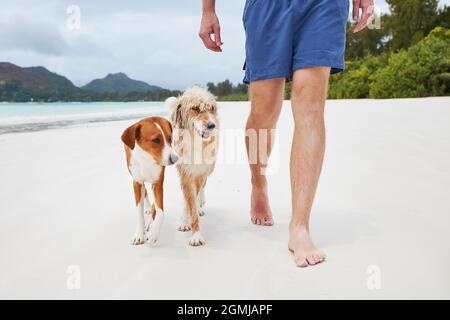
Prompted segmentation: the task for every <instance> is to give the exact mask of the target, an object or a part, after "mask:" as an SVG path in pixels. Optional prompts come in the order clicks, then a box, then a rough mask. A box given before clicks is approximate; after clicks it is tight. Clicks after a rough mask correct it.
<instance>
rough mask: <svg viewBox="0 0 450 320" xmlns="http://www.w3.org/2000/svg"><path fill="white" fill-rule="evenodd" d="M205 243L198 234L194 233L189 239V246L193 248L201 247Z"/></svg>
mask: <svg viewBox="0 0 450 320" xmlns="http://www.w3.org/2000/svg"><path fill="white" fill-rule="evenodd" d="M205 243H206V241H205V239H203V237H202V235H201V233H200V232H198V231H197V232H195V233H194V234H193V235H192V237H191V238H190V239H189V245H191V246H193V247H198V246H202V245H204V244H205Z"/></svg>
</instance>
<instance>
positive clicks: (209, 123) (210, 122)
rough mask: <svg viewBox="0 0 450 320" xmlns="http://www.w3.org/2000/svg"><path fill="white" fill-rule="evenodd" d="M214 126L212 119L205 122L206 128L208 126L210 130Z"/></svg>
mask: <svg viewBox="0 0 450 320" xmlns="http://www.w3.org/2000/svg"><path fill="white" fill-rule="evenodd" d="M215 127H216V124H215V123H214V122H212V121H209V122H208V123H207V124H206V128H208V130H212V129H214V128H215Z"/></svg>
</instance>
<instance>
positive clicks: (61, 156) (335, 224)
mask: <svg viewBox="0 0 450 320" xmlns="http://www.w3.org/2000/svg"><path fill="white" fill-rule="evenodd" d="M219 111H220V116H221V126H222V130H230V129H241V128H243V127H244V125H245V121H246V116H247V114H248V112H249V104H248V103H220V109H219ZM132 122H134V120H127V121H116V122H104V123H95V124H86V125H79V126H76V127H66V128H61V129H53V130H45V131H39V132H26V133H14V134H4V135H0V154H1V157H0V177H1V184H0V298H2V299H14V298H31V299H38V298H43V299H53V298H58V299H59V298H61V299H84V298H88V299H89V298H106V299H116V298H137V299H214V298H224V299H225V298H226V299H316V298H319V299H328V298H331V299H346V298H357V299H359V298H368V299H394V298H402V299H403V298H412V299H419V298H425V299H430V298H437V299H450V196H449V195H450V98H427V99H411V100H409V99H405V100H351V101H348V100H340V101H329V102H328V105H327V110H326V122H327V130H328V132H327V151H326V156H325V163H324V168H323V173H322V177H321V180H320V184H319V189H318V193H317V197H316V201H315V205H314V208H313V213H312V222H311V227H312V232H313V237H314V239H315V242H316V243H317V245H318V246H320V247H321V248H322V249H323V250H324V251H325V252H326V253H327V256H328V259H327V261H326V262H325V263H322V264H320V265H318V266H314V267H308V268H305V269H299V268H297V267H296V266H295V265H294V263H293V261H292V255H291V253H290V252H289V251H288V249H287V237H288V233H287V225H288V221H289V216H290V188H289V186H290V184H289V167H288V164H289V151H290V143H291V133H292V128H293V123H292V118H291V112H290V106H289V102H288V101H286V102H285V107H284V109H283V113H282V116H281V118H280V122H279V139H278V141H277V143H276V146H275V151H274V153H275V155H278V170H276V168H274V173H273V174H272V175H271V176H270V178H269V181H270V191H271V205H272V210H273V213H274V219H275V226H274V227H259V226H254V225H252V224H250V220H249V195H250V194H249V193H250V183H249V171H248V167H247V165H246V164H245V162H244V161H241V162H240V163H231V161H229V162H227V161H224V162H222V163H221V164H218V165H217V168H216V171H215V172H214V173H213V175H212V176H211V178H210V180H209V182H208V185H207V189H206V201H207V205H206V215H205V216H204V217H202V219H201V221H202V224H203V227H204V231H203V235H204V236H205V239H206V246H204V247H197V248H194V247H190V246H189V245H188V243H187V240H188V237H189V234H188V233H181V232H178V231H176V226H177V223H178V217H179V216H180V214H181V211H182V208H183V204H182V196H181V193H180V189H179V186H178V177H177V174H176V169H175V167H170V168H168V169H167V171H166V180H165V206H166V208H165V211H166V220H165V223H164V226H163V230H162V232H161V237H160V240H159V243H158V244H157V246H155V247H149V246H147V245H141V246H131V245H130V244H129V240H130V238H131V236H132V234H133V231H134V228H135V220H136V216H135V215H136V213H135V208H134V198H133V193H132V187H131V177H130V176H129V174H128V172H127V169H126V165H125V157H124V154H123V146H122V143H121V141H120V135H121V133H122V131H123V130H124V129H125V128H126V127H127V126H128V125H129V124H131V123H132ZM238 142H239V143H238V145H237V149H236V150H237V153H236V154H237V155H239V157H241V158H242V156H243V155H244V154H245V153H244V143H243V141H242V140H239V141H238ZM229 145H231V147H233V144H232V143H230V144H227V143H226V142H225V141H222V143H221V148H222V149H223V151H224V154H228V152H229V151H230V150H228V152H227V150H226V148H231V147H230V146H229ZM243 159H245V157H244V158H243ZM69 266H76V269H77V268H79V269H77V270H79V271H80V278H79V279H80V287H79V289H76V288H75V289H74V288H72V287H70V286H69V287H68V286H67V281H68V279H69V278H70V277H71V275H70V274H68V273H67V271H68V268H69ZM368 272H369V273H368ZM374 276H375V277H376V281H375V283H377V284H379V286H377V285H375V287H373V286H371V285H369V286H368V285H367V282H368V280H369V282H370V280H371V279H372V280H373V279H374V278H373V277H374ZM371 277H372V278H371ZM370 283H372V282H370ZM370 283H369V284H370Z"/></svg>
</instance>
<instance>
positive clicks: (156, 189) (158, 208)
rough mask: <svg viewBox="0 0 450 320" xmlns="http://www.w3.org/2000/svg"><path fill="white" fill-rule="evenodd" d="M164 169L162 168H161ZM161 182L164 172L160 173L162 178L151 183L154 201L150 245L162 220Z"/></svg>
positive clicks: (149, 235)
mask: <svg viewBox="0 0 450 320" xmlns="http://www.w3.org/2000/svg"><path fill="white" fill-rule="evenodd" d="M163 170H164V169H163ZM163 182H164V173H163V175H162V178H161V179H160V180H158V181H157V182H155V183H154V184H153V185H152V189H153V195H154V198H155V203H154V212H155V213H154V215H153V214H152V215H153V216H154V218H153V223H152V227H151V229H150V231H149V233H148V238H147V240H148V242H149V243H150V244H151V245H152V244H155V243H156V241H158V238H159V233H160V231H161V226H162V224H163V222H164V204H163V196H164V194H163Z"/></svg>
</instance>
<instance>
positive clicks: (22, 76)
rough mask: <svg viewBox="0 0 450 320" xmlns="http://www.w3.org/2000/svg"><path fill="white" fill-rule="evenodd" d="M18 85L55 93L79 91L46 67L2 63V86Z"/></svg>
mask: <svg viewBox="0 0 450 320" xmlns="http://www.w3.org/2000/svg"><path fill="white" fill-rule="evenodd" d="M5 84H16V85H17V86H20V87H21V88H22V89H25V90H27V89H28V90H45V91H52V92H55V93H62V92H75V91H78V90H79V89H78V88H77V87H76V86H75V85H74V84H73V83H72V82H71V81H70V80H69V79H67V78H66V77H63V76H61V75H59V74H56V73H53V72H50V71H49V70H47V69H46V68H44V67H28V68H22V67H19V66H16V65H15V64H12V63H9V62H0V85H5Z"/></svg>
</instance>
